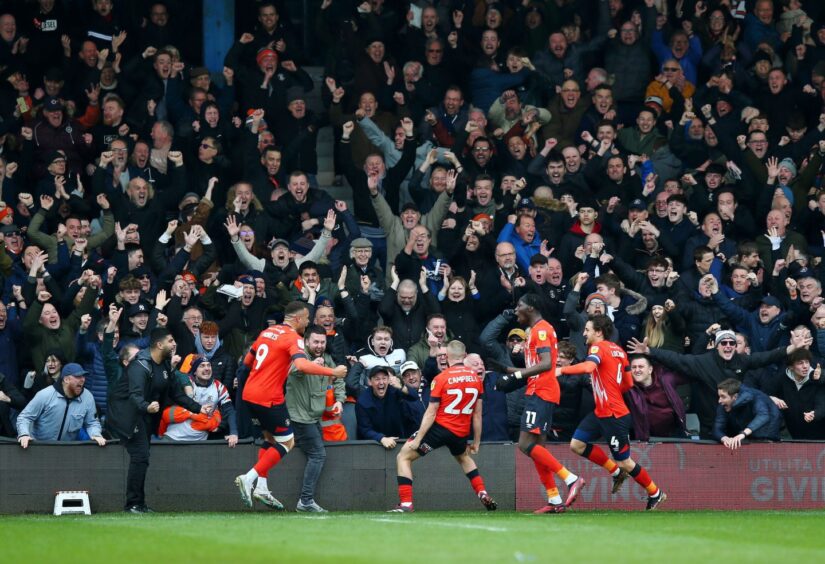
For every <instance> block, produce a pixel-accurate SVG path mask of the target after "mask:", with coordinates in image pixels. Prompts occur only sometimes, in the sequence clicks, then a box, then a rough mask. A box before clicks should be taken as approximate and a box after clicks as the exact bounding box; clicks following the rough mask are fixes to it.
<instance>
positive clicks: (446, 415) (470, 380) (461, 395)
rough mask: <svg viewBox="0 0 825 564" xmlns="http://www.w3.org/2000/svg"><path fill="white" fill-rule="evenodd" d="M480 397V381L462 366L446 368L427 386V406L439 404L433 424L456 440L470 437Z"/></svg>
mask: <svg viewBox="0 0 825 564" xmlns="http://www.w3.org/2000/svg"><path fill="white" fill-rule="evenodd" d="M483 397H484V383H483V382H482V380H481V378H479V376H478V374H476V372H475V370H472V369H471V368H469V367H467V366H463V365H456V366H451V367H449V368H447V369H446V370H445V371H443V372H441V373H440V374H439V375H438V376H436V377H435V378H433V382H432V384H431V386H430V402H433V403H438V411H437V412H436V414H435V422H436V423H438V424H439V425H441V426H442V427H444V428H445V429H447V430H448V431H450V432H451V433H453V434H454V435H456V436H458V437H466V436H467V435H469V434H470V428H471V426H472V421H473V411H474V409H475V405H476V402H477V401H478V400H480V399H483Z"/></svg>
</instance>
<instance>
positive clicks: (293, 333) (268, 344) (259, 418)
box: [235, 302, 347, 509]
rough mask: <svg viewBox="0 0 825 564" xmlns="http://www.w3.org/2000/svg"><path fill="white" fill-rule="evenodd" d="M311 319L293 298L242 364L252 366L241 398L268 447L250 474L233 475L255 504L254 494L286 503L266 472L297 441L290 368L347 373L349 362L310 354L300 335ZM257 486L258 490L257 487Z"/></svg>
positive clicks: (243, 496) (267, 502) (337, 374)
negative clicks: (317, 359) (289, 404)
mask: <svg viewBox="0 0 825 564" xmlns="http://www.w3.org/2000/svg"><path fill="white" fill-rule="evenodd" d="M307 325H309V308H308V307H307V305H306V304H305V303H303V302H291V303H289V304H288V305H287V306H286V309H285V310H284V323H283V325H274V326H272V327H268V328H267V329H264V330H263V331H262V332H261V334H260V335H258V338H257V339H255V342H254V343H253V344H252V347H250V350H249V352H248V353H247V354H246V357H245V358H244V364H245V365H246V366H248V367H250V372H249V377H248V378H247V380H246V385H245V386H244V389H243V395H242V397H243V400H244V402H245V403H246V405H247V407H248V408H249V412H250V414H251V416H252V422H253V423H254V424H255V425H256V426H258V427H259V428H260V429H261V434H262V435H263V437H264V439H265V440H266V442H267V443H269V444H268V445H266V446H267V448H262V449H260V450H259V451H258V463H257V464H255V466H253V467H252V469H251V470H250V471H249V472H247V473H246V474H241V475H240V476H238V477H237V478H235V485H236V486H238V489H239V490H240V492H241V499H242V500H243V502H244V504H246V506H247V507H252V500H253V499H256V500H258V501H260V502H261V503H263V504H264V505H267V506H269V507H272V508H275V509H283V508H284V506H283V504H282V503H281V502H279V501H278V500H277V499H275V498H274V497H272V494H271V493H270V492H269V489H268V488H267V486H266V479H267V474H268V472H269V471H270V470H271V469H272V468H273V467H274V466H275V465H276V464H278V463H279V462H280V461H281V459H282V458H283V457H285V456H286V455H287V453H288V452H289V451H290V450H291V449H292V447H293V446H294V445H295V439H294V438H293V435H292V428H291V427H290V425H289V413H287V409H286V403H285V402H284V384H286V378H287V376H288V375H289V368H290V366H292V365H295V368H297V369H298V370H300V371H301V372H303V373H304V374H314V375H316V376H332V377H335V378H343V377H344V376H346V374H347V367H346V366H336V367H335V368H329V367H326V366H320V365H318V364H316V363H314V362H311V361H310V360H309V359H307V357H306V354H304V341H303V339H302V338H301V337H302V336H303V334H304V329H306V328H307ZM253 488H254V490H253Z"/></svg>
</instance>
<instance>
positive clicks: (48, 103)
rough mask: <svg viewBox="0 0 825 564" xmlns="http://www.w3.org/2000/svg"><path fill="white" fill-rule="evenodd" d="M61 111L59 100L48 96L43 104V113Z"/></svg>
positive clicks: (61, 105) (61, 106)
mask: <svg viewBox="0 0 825 564" xmlns="http://www.w3.org/2000/svg"><path fill="white" fill-rule="evenodd" d="M62 110H63V102H61V101H60V99H59V98H55V97H54V96H49V97H48V98H46V100H45V101H44V102H43V111H45V112H59V111H62Z"/></svg>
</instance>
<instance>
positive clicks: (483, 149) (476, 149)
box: [473, 147, 490, 153]
mask: <svg viewBox="0 0 825 564" xmlns="http://www.w3.org/2000/svg"><path fill="white" fill-rule="evenodd" d="M489 151H490V147H474V148H473V152H474V153H487V152H489Z"/></svg>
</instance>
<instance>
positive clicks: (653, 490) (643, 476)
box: [630, 464, 659, 497]
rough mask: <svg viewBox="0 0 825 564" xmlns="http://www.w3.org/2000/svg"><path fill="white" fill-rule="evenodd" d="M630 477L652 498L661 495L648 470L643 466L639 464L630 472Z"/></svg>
mask: <svg viewBox="0 0 825 564" xmlns="http://www.w3.org/2000/svg"><path fill="white" fill-rule="evenodd" d="M630 477H631V478H633V479H634V480H636V483H637V484H639V485H640V486H642V487H643V488H644V489H645V490H646V491H647V495H649V496H650V497H656V496H657V495H659V488H658V487H657V486H656V484H655V483H654V482H653V480H652V479H651V478H650V474H648V473H647V470H645V469H644V468H642V465H641V464H637V465H636V466H635V467H634V468H633V470H631V471H630Z"/></svg>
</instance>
